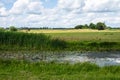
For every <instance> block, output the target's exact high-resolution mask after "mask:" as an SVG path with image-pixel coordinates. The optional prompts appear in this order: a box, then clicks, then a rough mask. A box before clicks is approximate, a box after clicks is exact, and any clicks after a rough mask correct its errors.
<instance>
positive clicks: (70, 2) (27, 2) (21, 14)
mask: <svg viewBox="0 0 120 80" xmlns="http://www.w3.org/2000/svg"><path fill="white" fill-rule="evenodd" d="M46 1H48V0H46ZM50 1H52V0H49V2H50ZM6 13H7V14H6ZM5 15H9V16H5ZM0 16H4V17H2V18H1V17H0V20H1V21H0V23H1V24H2V25H4V26H9V25H15V26H18V27H23V26H31V27H40V26H48V27H74V26H75V25H77V24H89V23H90V22H95V23H96V22H99V21H103V22H104V21H105V22H106V23H107V24H108V25H118V24H119V25H120V22H119V21H120V0H58V3H57V6H56V7H54V8H52V9H51V8H45V7H44V6H43V3H42V2H41V1H40V0H17V1H16V2H14V4H13V6H12V8H11V9H10V10H6V8H5V6H4V5H3V4H1V3H0Z"/></svg>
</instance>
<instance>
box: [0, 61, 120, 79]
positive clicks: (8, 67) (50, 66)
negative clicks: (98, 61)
mask: <svg viewBox="0 0 120 80" xmlns="http://www.w3.org/2000/svg"><path fill="white" fill-rule="evenodd" d="M119 74H120V66H108V67H98V66H96V65H94V64H89V63H77V64H74V65H73V64H68V63H55V62H50V63H45V62H40V63H29V62H25V61H15V60H11V61H9V60H0V80H120V76H119Z"/></svg>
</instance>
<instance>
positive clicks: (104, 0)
mask: <svg viewBox="0 0 120 80" xmlns="http://www.w3.org/2000/svg"><path fill="white" fill-rule="evenodd" d="M83 10H84V11H91V12H92V11H93V12H113V11H120V0H86V1H85V6H84V8H83Z"/></svg>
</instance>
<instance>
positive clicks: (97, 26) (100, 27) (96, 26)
mask: <svg viewBox="0 0 120 80" xmlns="http://www.w3.org/2000/svg"><path fill="white" fill-rule="evenodd" d="M74 28H75V29H98V30H105V29H106V28H107V25H106V24H105V23H103V22H98V23H96V24H94V23H90V24H89V25H88V24H85V25H77V26H75V27H74Z"/></svg>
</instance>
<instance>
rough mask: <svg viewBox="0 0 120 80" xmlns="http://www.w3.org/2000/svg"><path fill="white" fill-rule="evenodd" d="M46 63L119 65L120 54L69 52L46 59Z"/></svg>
mask: <svg viewBox="0 0 120 80" xmlns="http://www.w3.org/2000/svg"><path fill="white" fill-rule="evenodd" d="M46 60H47V61H53V60H54V61H56V62H68V63H72V64H74V63H79V62H89V63H95V64H97V65H99V66H110V65H120V52H85V53H81V52H69V54H66V53H65V54H64V55H63V56H59V55H56V56H54V57H50V56H49V57H48V58H47V59H46Z"/></svg>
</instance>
